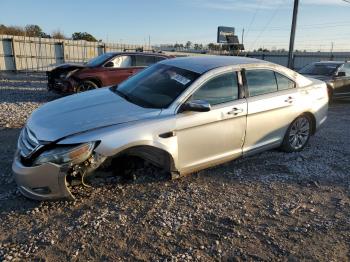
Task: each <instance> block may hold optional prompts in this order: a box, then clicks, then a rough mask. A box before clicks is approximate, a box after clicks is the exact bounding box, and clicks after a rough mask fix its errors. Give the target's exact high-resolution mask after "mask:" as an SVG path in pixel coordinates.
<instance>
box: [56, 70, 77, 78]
mask: <svg viewBox="0 0 350 262" xmlns="http://www.w3.org/2000/svg"><path fill="white" fill-rule="evenodd" d="M78 70H79V69H74V70H72V71H70V72H64V73H61V74H60V78H61V79H67V78H69V77H70V76H71V75H73V74H74V73H75V72H76V71H78Z"/></svg>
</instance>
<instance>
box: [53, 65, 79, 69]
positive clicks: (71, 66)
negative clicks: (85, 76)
mask: <svg viewBox="0 0 350 262" xmlns="http://www.w3.org/2000/svg"><path fill="white" fill-rule="evenodd" d="M85 67H86V65H83V64H62V65H59V66H57V67H55V69H54V70H73V69H77V68H78V69H79V68H85Z"/></svg>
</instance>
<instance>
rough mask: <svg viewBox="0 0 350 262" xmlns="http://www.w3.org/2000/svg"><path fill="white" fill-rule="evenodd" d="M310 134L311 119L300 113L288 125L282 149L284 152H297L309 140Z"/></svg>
mask: <svg viewBox="0 0 350 262" xmlns="http://www.w3.org/2000/svg"><path fill="white" fill-rule="evenodd" d="M310 136H311V119H310V118H309V117H308V116H306V115H302V116H299V117H298V118H297V119H295V120H294V121H293V123H292V124H291V125H290V126H289V128H288V130H287V133H286V135H285V137H284V140H283V143H282V146H281V148H282V150H284V151H286V152H299V151H301V150H303V149H304V147H305V146H306V145H307V143H308V142H309V139H310Z"/></svg>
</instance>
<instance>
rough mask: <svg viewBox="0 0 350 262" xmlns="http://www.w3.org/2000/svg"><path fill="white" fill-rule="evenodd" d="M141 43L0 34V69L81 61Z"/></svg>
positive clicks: (27, 68)
mask: <svg viewBox="0 0 350 262" xmlns="http://www.w3.org/2000/svg"><path fill="white" fill-rule="evenodd" d="M141 47H143V46H140V45H127V44H115V43H103V42H87V41H84V40H79V41H74V40H61V39H50V38H38V37H23V36H8V35H0V70H11V71H17V70H24V71H47V70H50V69H52V68H53V67H55V66H57V65H60V64H63V63H83V62H86V61H87V60H89V59H91V58H93V57H95V56H98V55H100V54H102V53H105V52H118V51H123V50H125V49H136V48H141ZM143 48H145V49H149V47H143Z"/></svg>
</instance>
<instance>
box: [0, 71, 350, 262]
mask: <svg viewBox="0 0 350 262" xmlns="http://www.w3.org/2000/svg"><path fill="white" fill-rule="evenodd" d="M8 79H10V80H8ZM23 79H26V80H23ZM28 79H29V80H28ZM56 97H57V96H55V95H52V94H48V93H47V92H46V90H45V79H44V77H43V76H42V75H39V76H38V75H17V76H10V77H9V76H8V75H6V76H4V75H2V76H1V75H0V142H1V147H0V232H1V234H0V260H4V261H11V260H17V261H20V260H36V261H92V260H93V261H95V260H103V261H118V260H120V261H124V260H132V261H135V260H136V261H149V260H152V261H158V260H161V261H190V260H195V261H213V260H224V261H245V260H248V261H252V260H257V261H271V260H272V261H299V260H308V261H348V260H349V257H350V250H349V248H350V178H349V168H350V162H349V161H350V145H349V143H348V137H349V135H350V132H349V130H350V129H349V124H350V102H349V101H342V102H337V103H334V104H333V105H332V106H331V108H330V112H329V119H328V121H327V123H326V125H325V127H324V128H323V129H322V130H321V131H320V132H319V133H317V134H316V136H314V137H313V138H312V139H311V140H310V145H309V146H308V147H307V148H306V149H305V150H304V151H303V152H301V153H297V154H286V153H282V152H279V151H277V150H272V151H268V152H265V153H262V154H259V155H256V156H253V157H249V158H244V159H239V160H236V161H232V162H229V163H227V164H224V165H220V166H218V167H215V168H211V169H207V170H204V171H201V172H199V173H197V174H194V175H191V176H188V177H185V178H183V179H179V180H176V181H168V180H167V179H166V178H165V177H163V176H161V175H160V174H159V173H158V171H157V170H155V169H153V168H151V167H149V168H145V169H139V170H135V171H134V177H135V179H134V180H125V179H120V178H113V177H112V178H107V179H102V178H97V179H95V180H93V181H92V185H93V186H92V188H81V189H79V188H77V189H76V190H77V191H78V192H79V194H78V198H77V200H76V201H74V202H63V201H59V202H37V201H32V200H28V199H26V198H24V197H22V196H21V195H20V194H19V193H18V191H17V190H16V185H15V183H14V181H13V178H12V175H11V162H12V156H13V154H14V151H15V147H16V140H17V137H18V134H19V130H20V129H19V127H21V126H22V125H23V123H24V122H25V120H26V117H27V116H28V114H30V112H31V111H32V110H34V109H35V108H36V107H37V106H39V105H40V104H42V103H45V102H47V101H50V100H52V99H54V98H56Z"/></svg>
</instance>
